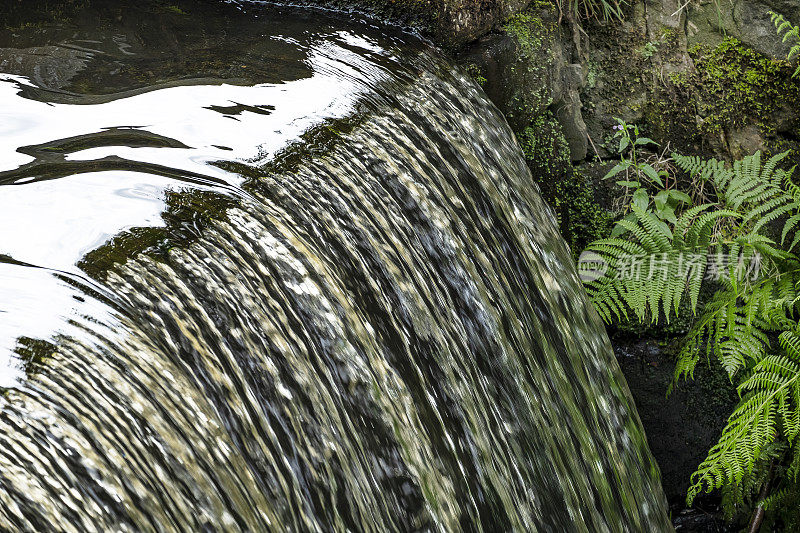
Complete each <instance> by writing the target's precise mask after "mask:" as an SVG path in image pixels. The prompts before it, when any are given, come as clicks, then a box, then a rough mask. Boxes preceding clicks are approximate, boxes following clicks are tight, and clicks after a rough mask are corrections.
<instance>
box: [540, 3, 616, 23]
mask: <svg viewBox="0 0 800 533" xmlns="http://www.w3.org/2000/svg"><path fill="white" fill-rule="evenodd" d="M554 2H555V4H556V6H557V7H558V10H559V12H560V13H562V14H566V15H567V16H569V17H573V18H574V19H575V20H578V19H581V18H585V19H602V20H612V19H617V20H622V8H623V6H624V5H625V1H624V0H554Z"/></svg>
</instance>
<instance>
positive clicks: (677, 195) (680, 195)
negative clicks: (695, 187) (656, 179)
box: [669, 189, 692, 205]
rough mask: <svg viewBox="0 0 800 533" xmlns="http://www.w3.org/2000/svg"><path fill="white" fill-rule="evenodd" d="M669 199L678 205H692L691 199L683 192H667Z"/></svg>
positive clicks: (673, 190)
mask: <svg viewBox="0 0 800 533" xmlns="http://www.w3.org/2000/svg"><path fill="white" fill-rule="evenodd" d="M669 197H670V198H672V199H673V200H675V201H677V202H680V203H684V204H689V205H691V203H692V198H691V197H690V196H689V195H688V194H686V193H685V192H681V191H676V190H675V189H672V190H670V191H669Z"/></svg>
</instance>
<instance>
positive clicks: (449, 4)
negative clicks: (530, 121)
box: [278, 0, 530, 50]
mask: <svg viewBox="0 0 800 533" xmlns="http://www.w3.org/2000/svg"><path fill="white" fill-rule="evenodd" d="M278 3H281V2H280V1H279V2H278ZM529 3H530V0H300V1H299V2H297V1H295V2H292V4H295V5H297V4H306V5H317V6H320V7H325V8H333V9H342V10H356V11H363V12H365V13H368V14H370V15H374V16H377V17H378V18H381V19H384V20H386V21H389V22H392V23H397V24H402V25H405V26H409V27H412V28H415V29H417V30H419V31H421V32H422V33H423V34H424V35H426V36H427V37H430V38H431V39H433V40H434V41H435V42H436V43H437V44H439V45H440V46H443V47H445V48H448V49H451V50H455V49H459V48H461V47H463V46H464V45H465V44H467V43H470V42H472V41H474V40H476V39H478V38H479V37H480V36H482V35H484V34H486V33H487V32H489V31H490V30H491V29H492V28H493V27H494V26H495V25H497V24H499V23H501V22H503V21H504V20H506V19H507V18H508V17H510V16H512V15H514V14H515V13H518V12H520V11H522V10H523V9H525V8H526V7H527V6H528V4H529Z"/></svg>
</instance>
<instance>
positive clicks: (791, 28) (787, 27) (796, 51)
mask: <svg viewBox="0 0 800 533" xmlns="http://www.w3.org/2000/svg"><path fill="white" fill-rule="evenodd" d="M770 17H772V23H773V24H775V28H776V29H777V30H778V35H781V34H783V42H787V41H788V42H793V43H796V44H794V45H793V46H792V48H791V49H790V50H789V56H788V57H787V59H788V60H789V61H791V60H792V59H794V58H796V57H800V28H798V27H797V26H795V25H794V24H792V23H791V22H789V21H788V20H786V17H784V16H783V15H780V14H778V13H774V12H770ZM794 76H795V77H797V76H800V66H798V67H797V70H795V71H794Z"/></svg>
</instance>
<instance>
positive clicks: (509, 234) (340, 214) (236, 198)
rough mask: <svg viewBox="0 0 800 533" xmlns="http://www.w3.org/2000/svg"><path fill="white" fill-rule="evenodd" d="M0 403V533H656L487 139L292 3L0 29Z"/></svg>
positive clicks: (356, 27)
mask: <svg viewBox="0 0 800 533" xmlns="http://www.w3.org/2000/svg"><path fill="white" fill-rule="evenodd" d="M17 16H18V17H17V18H19V13H17ZM0 391H2V392H1V394H2V395H1V396H0V530H8V531H52V530H57V531H76V532H82V531H95V530H98V531H112V530H113V531H201V530H204V531H205V530H208V531H239V530H241V531H264V530H275V531H284V530H292V531H333V530H338V531H344V530H352V531H387V530H441V531H459V530H486V531H498V530H517V531H529V530H542V531H565V530H575V531H592V532H593V531H618V530H628V531H645V530H646V531H655V530H664V529H667V528H668V525H667V520H666V516H665V511H664V502H663V495H662V494H661V489H660V487H659V483H658V473H657V470H656V468H655V466H654V463H653V461H652V458H651V456H650V453H649V451H648V450H647V448H646V444H645V441H644V438H643V434H642V431H641V428H640V425H639V421H638V417H637V415H636V413H635V411H634V410H633V408H632V402H631V400H630V399H629V394H628V392H627V388H626V386H625V384H624V381H623V380H622V378H621V374H620V372H619V370H618V368H617V366H616V362H615V361H614V358H613V355H612V353H611V350H610V347H609V345H608V340H607V338H606V337H605V335H604V334H603V333H602V326H601V325H600V323H599V321H598V320H597V318H596V316H595V314H594V312H593V311H591V309H590V307H589V306H588V304H587V302H586V300H585V298H584V296H583V293H582V292H581V289H580V285H579V283H578V281H577V279H576V276H575V273H574V269H573V267H572V266H571V261H570V256H569V253H568V251H567V249H566V245H565V244H564V242H563V240H562V239H561V238H560V236H559V235H558V233H557V230H556V229H555V225H554V223H553V217H552V213H551V212H550V210H549V208H547V207H546V206H545V205H544V204H543V203H542V201H541V199H540V198H539V196H538V193H537V191H536V187H535V185H533V183H532V182H531V178H530V174H529V172H528V170H527V168H526V167H525V164H524V161H523V159H522V157H521V154H520V153H519V149H518V147H517V145H516V144H515V142H514V141H513V136H512V134H511V132H510V131H509V130H508V127H507V125H506V124H505V122H504V121H503V119H502V118H501V117H500V116H499V114H498V112H497V111H496V110H495V109H494V107H493V106H491V104H489V103H488V102H487V101H486V100H485V98H484V96H483V95H482V94H481V93H480V90H479V89H478V88H477V87H476V86H475V85H474V84H473V83H472V82H471V81H469V80H468V79H467V78H466V77H465V76H463V75H462V74H460V73H459V72H457V71H454V70H453V69H452V68H451V67H450V66H449V65H448V64H447V63H446V62H445V61H444V60H442V59H441V58H440V57H439V55H438V53H437V52H436V51H435V50H432V49H430V48H429V47H427V46H426V45H425V44H423V43H421V42H419V41H417V40H416V39H415V38H413V37H410V36H407V35H401V34H399V33H396V32H393V31H392V30H386V29H377V28H374V27H372V26H371V25H369V24H367V23H363V22H362V23H359V22H350V21H347V20H345V19H343V18H341V17H335V16H331V15H323V14H321V13H320V12H314V11H305V12H303V11H292V10H288V9H279V8H274V7H268V6H264V5H255V4H243V3H222V2H183V3H180V4H178V5H172V4H167V3H163V2H126V1H116V2H111V1H105V2H104V1H85V2H77V3H74V4H71V7H69V8H64V9H62V10H59V11H58V12H57V14H56V15H53V14H47V15H42V13H40V12H36V10H32V11H31V13H30V15H29V20H28V21H27V22H24V23H22V22H21V21H20V20H18V19H15V20H14V27H13V28H11V29H10V30H9V31H3V32H2V33H0Z"/></svg>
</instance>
